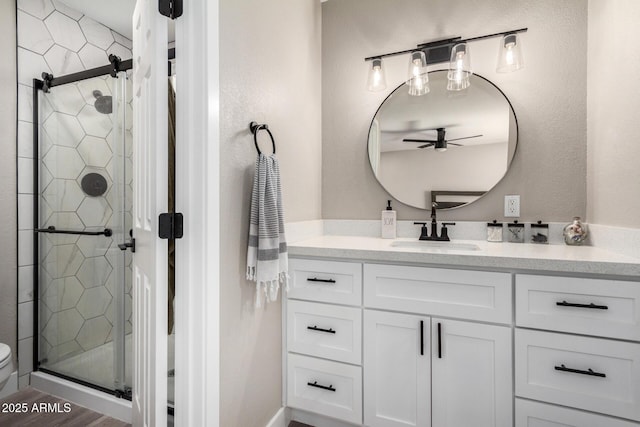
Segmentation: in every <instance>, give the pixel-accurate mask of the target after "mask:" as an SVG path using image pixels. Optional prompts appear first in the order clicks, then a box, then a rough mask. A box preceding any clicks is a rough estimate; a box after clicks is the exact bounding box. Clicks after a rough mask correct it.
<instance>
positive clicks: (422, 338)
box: [420, 320, 424, 356]
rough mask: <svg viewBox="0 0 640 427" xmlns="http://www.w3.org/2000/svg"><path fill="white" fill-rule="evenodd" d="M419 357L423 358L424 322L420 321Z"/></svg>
mask: <svg viewBox="0 0 640 427" xmlns="http://www.w3.org/2000/svg"><path fill="white" fill-rule="evenodd" d="M420 356H424V320H421V321H420Z"/></svg>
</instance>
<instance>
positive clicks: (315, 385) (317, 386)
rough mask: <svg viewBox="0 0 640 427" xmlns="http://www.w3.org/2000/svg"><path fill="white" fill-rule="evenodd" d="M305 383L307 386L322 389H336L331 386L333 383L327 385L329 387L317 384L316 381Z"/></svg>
mask: <svg viewBox="0 0 640 427" xmlns="http://www.w3.org/2000/svg"><path fill="white" fill-rule="evenodd" d="M307 385H308V386H309V387H316V388H321V389H323V390H329V391H336V389H335V388H333V384H331V385H329V387H327V386H326V385H321V384H318V381H314V382H312V383H307Z"/></svg>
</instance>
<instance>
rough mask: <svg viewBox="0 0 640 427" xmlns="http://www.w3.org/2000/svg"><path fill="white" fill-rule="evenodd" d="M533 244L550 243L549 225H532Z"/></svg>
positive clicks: (540, 222)
mask: <svg viewBox="0 0 640 427" xmlns="http://www.w3.org/2000/svg"><path fill="white" fill-rule="evenodd" d="M531 243H543V244H546V243H549V224H543V223H542V221H538V223H537V224H531Z"/></svg>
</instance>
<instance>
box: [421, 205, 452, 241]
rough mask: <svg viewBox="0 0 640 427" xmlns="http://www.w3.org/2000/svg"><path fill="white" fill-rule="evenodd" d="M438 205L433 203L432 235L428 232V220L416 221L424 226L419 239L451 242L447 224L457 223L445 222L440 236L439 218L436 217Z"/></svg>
mask: <svg viewBox="0 0 640 427" xmlns="http://www.w3.org/2000/svg"><path fill="white" fill-rule="evenodd" d="M437 207H438V203H436V202H433V203H431V236H429V234H428V232H427V223H426V222H414V224H421V225H422V228H421V229H420V238H419V240H433V241H439V242H449V241H451V239H449V230H448V229H447V225H456V223H455V222H443V223H442V230H441V231H440V236H438V219H437V217H436V208H437Z"/></svg>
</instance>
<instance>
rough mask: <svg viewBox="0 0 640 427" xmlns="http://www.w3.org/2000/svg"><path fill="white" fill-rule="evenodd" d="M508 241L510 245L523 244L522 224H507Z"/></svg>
mask: <svg viewBox="0 0 640 427" xmlns="http://www.w3.org/2000/svg"><path fill="white" fill-rule="evenodd" d="M507 235H508V236H509V237H508V241H509V242H511V243H524V224H520V223H518V221H513V222H510V223H509V224H507Z"/></svg>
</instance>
